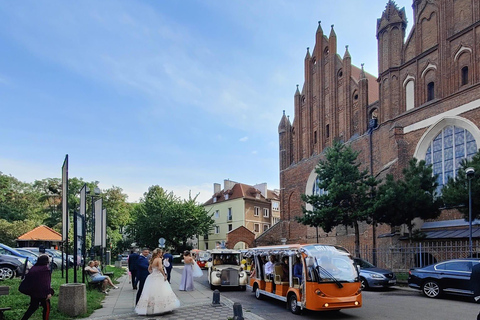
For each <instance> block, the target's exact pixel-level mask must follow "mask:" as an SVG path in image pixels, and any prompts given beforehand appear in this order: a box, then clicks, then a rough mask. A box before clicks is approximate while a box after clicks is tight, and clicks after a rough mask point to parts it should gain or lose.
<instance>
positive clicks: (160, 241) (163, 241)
mask: <svg viewBox="0 0 480 320" xmlns="http://www.w3.org/2000/svg"><path fill="white" fill-rule="evenodd" d="M158 245H159V246H160V248H165V239H164V238H160V239H158Z"/></svg>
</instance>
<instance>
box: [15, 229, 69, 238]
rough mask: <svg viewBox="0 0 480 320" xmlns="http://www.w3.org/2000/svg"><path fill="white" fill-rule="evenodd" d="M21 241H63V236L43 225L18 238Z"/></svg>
mask: <svg viewBox="0 0 480 320" xmlns="http://www.w3.org/2000/svg"><path fill="white" fill-rule="evenodd" d="M17 240H20V241H37V240H42V241H62V235H61V234H60V233H58V232H57V231H55V230H53V229H52V228H49V227H47V226H44V225H41V226H38V227H36V228H35V229H33V230H31V231H28V232H27V233H24V234H22V235H21V236H20V237H18V238H17Z"/></svg>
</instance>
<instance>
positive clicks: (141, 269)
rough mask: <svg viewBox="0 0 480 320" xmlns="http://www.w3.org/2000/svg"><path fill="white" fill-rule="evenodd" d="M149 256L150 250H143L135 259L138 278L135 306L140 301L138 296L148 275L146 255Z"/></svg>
mask: <svg viewBox="0 0 480 320" xmlns="http://www.w3.org/2000/svg"><path fill="white" fill-rule="evenodd" d="M149 254H150V250H148V249H146V248H145V249H143V250H142V254H141V255H140V256H139V257H138V259H137V264H136V269H137V278H138V283H139V284H138V292H137V300H136V302H135V305H136V304H137V303H138V300H140V296H141V295H142V291H143V286H144V285H145V280H147V277H148V275H149V274H150V272H148V265H149V263H148V255H149Z"/></svg>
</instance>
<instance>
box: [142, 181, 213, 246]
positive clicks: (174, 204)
mask: <svg viewBox="0 0 480 320" xmlns="http://www.w3.org/2000/svg"><path fill="white" fill-rule="evenodd" d="M134 216H136V223H135V226H134V228H135V230H134V232H133V233H134V234H135V238H136V240H137V244H138V245H140V246H147V247H150V248H154V247H157V246H158V239H159V238H162V237H163V238H165V240H166V243H167V246H169V247H173V248H174V249H176V250H181V249H182V248H183V247H184V246H185V245H186V241H187V240H188V239H189V238H191V237H193V236H195V235H197V234H206V233H208V231H209V230H210V228H211V227H212V225H213V223H214V220H213V219H212V215H211V214H208V213H207V212H206V211H205V209H204V208H203V207H202V206H200V205H198V204H196V197H195V198H192V197H189V199H188V200H181V199H180V198H178V197H176V196H175V195H174V194H173V192H167V191H166V190H164V189H163V188H161V187H159V186H152V187H150V188H149V189H148V192H146V193H145V194H144V197H143V199H142V200H141V201H140V204H139V205H137V206H135V208H134Z"/></svg>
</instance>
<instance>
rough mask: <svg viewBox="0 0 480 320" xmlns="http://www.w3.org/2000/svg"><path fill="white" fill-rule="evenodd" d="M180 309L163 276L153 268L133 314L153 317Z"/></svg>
mask: <svg viewBox="0 0 480 320" xmlns="http://www.w3.org/2000/svg"><path fill="white" fill-rule="evenodd" d="M178 307H180V300H178V298H177V296H176V295H175V293H174V292H173V290H172V287H171V286H170V283H168V281H167V280H165V278H164V276H163V274H162V273H161V272H160V271H159V270H158V269H157V268H154V269H153V271H152V273H151V274H150V275H149V276H148V277H147V280H145V285H144V287H143V291H142V295H141V297H140V300H138V303H137V306H136V307H135V312H136V313H137V314H139V315H153V314H160V313H165V312H169V311H172V310H173V309H176V308H178Z"/></svg>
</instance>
